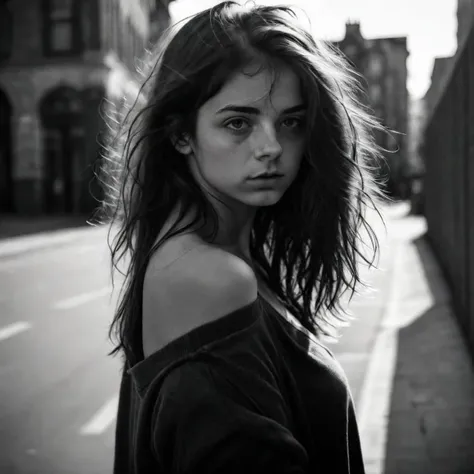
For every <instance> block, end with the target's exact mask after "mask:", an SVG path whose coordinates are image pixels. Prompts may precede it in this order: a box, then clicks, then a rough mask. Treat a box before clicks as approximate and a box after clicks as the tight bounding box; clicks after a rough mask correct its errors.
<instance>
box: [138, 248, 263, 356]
mask: <svg viewBox="0 0 474 474" xmlns="http://www.w3.org/2000/svg"><path fill="white" fill-rule="evenodd" d="M169 249H170V251H169V252H168V254H167V256H166V262H167V263H166V264H165V265H163V261H162V258H161V257H160V255H159V254H158V255H156V258H152V260H151V262H150V264H149V266H148V269H147V273H146V275H145V280H144V285H143V347H144V352H145V356H148V355H150V354H151V353H153V352H156V351H157V350H159V349H160V348H162V347H163V346H165V345H166V344H167V343H169V342H171V341H172V340H174V339H176V338H178V337H180V336H182V335H183V334H186V333H187V332H189V331H190V330H192V329H194V328H196V327H198V326H201V325H202V324H205V323H207V322H211V321H213V320H215V319H218V318H220V317H222V316H224V315H226V314H229V313H231V312H233V311H236V310H237V309H239V308H243V307H245V306H247V305H249V304H251V303H252V302H253V301H254V300H255V299H256V298H257V288H258V285H257V280H256V277H255V275H254V273H253V271H252V269H251V268H250V267H249V266H248V265H247V264H246V263H245V262H243V261H242V260H241V259H239V258H238V257H235V256H234V255H232V254H230V253H229V252H226V251H223V250H221V249H219V248H216V247H212V246H209V245H195V246H194V247H192V246H191V249H187V250H185V251H184V253H183V249H182V247H181V246H175V247H170V248H169ZM173 252H176V255H171V256H170V253H171V254H173ZM169 262H171V263H169Z"/></svg>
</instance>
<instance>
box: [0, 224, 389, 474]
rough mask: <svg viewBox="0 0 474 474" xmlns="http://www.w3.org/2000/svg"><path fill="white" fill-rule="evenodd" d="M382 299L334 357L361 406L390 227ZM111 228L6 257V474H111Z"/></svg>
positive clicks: (361, 314)
mask: <svg viewBox="0 0 474 474" xmlns="http://www.w3.org/2000/svg"><path fill="white" fill-rule="evenodd" d="M374 225H375V227H376V229H377V231H378V233H379V237H380V241H381V245H382V253H381V261H380V267H381V269H380V270H373V271H372V270H371V271H370V274H367V270H365V275H366V276H367V277H368V280H369V281H370V283H371V284H372V285H373V286H374V287H375V288H376V289H377V291H376V292H375V293H374V294H373V295H370V296H367V295H366V296H363V297H362V296H358V297H356V298H355V299H354V300H353V302H352V303H351V305H350V307H351V308H352V312H353V313H354V315H355V316H356V317H357V319H356V321H354V322H353V323H352V324H351V326H350V327H349V328H345V330H344V336H343V337H342V339H341V340H340V342H339V343H338V344H331V345H330V348H331V349H332V350H333V351H334V352H335V353H336V355H337V357H338V359H339V361H340V362H341V364H342V365H343V366H344V368H345V369H346V372H347V375H348V378H349V381H350V385H351V388H352V391H353V394H354V398H355V401H356V406H357V403H358V398H359V395H360V391H361V386H362V383H363V377H364V374H365V370H366V366H367V362H368V359H369V356H370V352H371V349H372V346H373V343H374V338H375V335H376V330H377V326H378V323H379V321H380V318H381V316H382V312H383V308H384V303H385V301H386V299H387V294H388V291H389V286H390V267H391V254H390V249H389V247H388V246H387V245H386V241H387V239H386V238H385V237H384V231H383V227H382V226H381V225H380V223H379V222H376V223H374ZM105 236H106V232H105V229H91V230H90V232H85V233H84V231H83V232H82V234H80V236H78V237H77V239H72V240H70V241H66V242H63V243H60V244H58V245H53V244H52V245H50V246H48V247H46V248H43V249H36V250H35V249H32V250H30V251H22V252H20V253H18V254H14V255H10V256H8V255H7V256H4V257H2V258H0V280H1V283H0V284H1V293H0V308H1V324H0V353H1V360H2V364H1V369H0V387H1V389H0V390H1V400H2V405H1V413H0V417H1V439H2V447H1V454H0V472H2V473H8V474H16V473H18V474H30V473H35V474H56V473H58V474H59V473H60V474H66V473H70V474H99V473H100V474H104V473H107V472H111V468H112V456H113V443H114V428H115V411H116V407H117V393H118V386H119V371H120V360H119V358H118V357H116V358H112V357H110V356H108V355H107V352H109V351H110V350H111V348H112V345H111V343H110V342H109V341H108V339H107V329H108V325H109V322H110V320H111V317H112V314H113V310H114V307H115V305H116V300H117V294H118V290H119V288H120V280H117V283H118V285H117V287H116V290H115V292H114V295H113V296H112V297H111V279H110V269H109V254H108V250H107V247H106V242H105Z"/></svg>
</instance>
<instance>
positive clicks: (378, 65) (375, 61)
mask: <svg viewBox="0 0 474 474" xmlns="http://www.w3.org/2000/svg"><path fill="white" fill-rule="evenodd" d="M369 64H370V75H371V76H372V77H373V78H378V77H380V76H381V75H382V72H383V64H382V58H381V57H380V55H378V54H377V55H374V56H373V57H372V58H370V63H369Z"/></svg>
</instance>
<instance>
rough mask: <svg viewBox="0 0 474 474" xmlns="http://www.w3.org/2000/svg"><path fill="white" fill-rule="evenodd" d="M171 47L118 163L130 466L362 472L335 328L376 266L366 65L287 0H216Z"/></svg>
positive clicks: (157, 65)
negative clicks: (319, 36)
mask: <svg viewBox="0 0 474 474" xmlns="http://www.w3.org/2000/svg"><path fill="white" fill-rule="evenodd" d="M155 51H156V53H155V57H154V58H153V59H150V64H151V69H150V72H149V74H148V79H147V80H146V81H145V83H144V88H143V91H144V92H143V95H144V97H145V99H146V102H145V103H144V104H142V105H136V106H135V108H134V110H135V111H136V113H135V114H134V115H133V119H131V118H130V117H131V116H129V117H128V118H127V119H126V120H124V122H123V124H122V130H124V131H125V132H126V134H125V135H124V137H123V140H116V142H115V143H114V144H113V145H111V146H110V150H109V151H110V153H109V154H108V155H107V157H106V164H107V166H104V171H105V174H104V184H105V185H106V187H105V189H106V191H107V195H106V199H105V202H104V204H105V209H106V210H108V211H111V214H112V220H111V225H112V226H113V228H114V229H116V232H117V233H116V237H115V240H114V243H113V246H112V262H113V265H114V266H115V267H117V265H118V262H119V261H121V259H122V257H124V256H126V257H127V259H126V272H125V276H126V278H125V282H124V286H123V290H124V291H123V294H122V295H121V299H120V304H119V306H118V308H117V312H116V314H115V318H114V321H113V325H112V327H111V331H112V332H114V333H115V334H116V335H117V337H118V344H117V346H116V348H115V350H114V351H113V353H117V352H120V353H121V354H122V355H123V358H124V372H123V377H122V384H121V391H120V404H119V410H118V417H117V429H116V448H115V473H120V472H123V473H137V474H143V473H158V472H160V473H161V472H163V473H165V472H166V473H176V474H177V473H187V474H193V473H201V472H203V473H204V472H205V473H208V474H211V473H226V474H229V473H239V474H242V473H249V472H259V473H262V472H274V473H277V472H278V473H293V474H294V473H331V474H349V473H351V474H360V473H363V472H364V466H363V461H362V453H361V447H360V442H359V435H358V428H357V423H356V418H355V413H354V406H353V402H352V398H351V394H350V390H349V387H348V384H347V379H346V377H345V375H344V373H343V371H342V369H341V367H340V365H339V364H338V363H337V362H336V360H335V359H334V357H333V356H332V354H331V352H330V351H329V350H328V349H326V347H325V346H324V345H323V344H322V342H321V337H320V336H322V335H327V334H334V331H333V330H332V332H331V328H333V329H334V328H337V327H338V324H339V322H340V321H343V320H344V319H345V318H344V315H345V313H344V311H343V308H342V306H341V301H340V298H341V295H342V294H343V293H344V291H345V290H349V291H350V292H354V291H355V289H356V286H357V285H358V283H360V277H359V273H358V262H360V258H359V257H362V258H367V252H366V251H365V250H364V252H362V251H361V229H365V231H368V232H369V235H371V236H372V240H371V242H372V251H373V256H374V258H375V255H376V253H377V240H376V238H375V236H374V235H373V232H372V233H371V229H370V227H369V226H368V224H367V222H366V220H365V217H364V213H365V209H366V208H367V206H373V205H374V203H375V201H376V199H378V197H379V196H380V192H379V191H377V187H376V186H375V185H374V182H373V181H374V180H373V178H372V177H371V175H370V172H369V171H370V169H371V167H370V166H369V164H373V163H374V162H375V161H376V160H377V158H378V156H379V153H378V149H377V147H376V146H375V145H374V143H373V140H372V138H371V134H370V133H369V132H370V131H371V129H373V128H374V127H377V126H378V125H377V123H376V121H375V120H373V119H372V118H371V117H370V116H369V115H368V114H367V113H366V112H365V111H364V108H363V107H362V106H361V105H360V104H359V103H358V102H357V100H356V99H355V97H356V95H357V94H358V93H359V92H360V91H359V90H358V86H357V81H356V79H355V74H354V73H353V72H351V70H350V68H349V65H348V63H347V62H346V61H345V60H344V59H343V58H342V56H341V55H339V54H338V53H337V52H336V51H335V50H334V49H332V48H331V47H330V46H328V45H325V44H324V43H322V42H318V41H316V40H315V39H313V38H312V36H311V35H310V34H309V33H308V32H307V31H306V30H305V29H304V27H303V26H302V25H301V24H300V23H299V21H298V18H297V15H296V13H295V12H294V11H293V10H292V9H290V8H289V7H283V6H278V7H276V6H274V7H273V6H272V7H270V6H248V5H247V6H242V5H240V4H238V3H235V2H223V3H220V4H219V5H217V6H215V7H213V8H211V9H208V10H206V11H203V12H202V13H199V14H197V15H195V16H193V17H191V18H190V19H188V20H187V21H186V22H184V23H183V24H180V25H178V26H176V27H173V28H171V29H170V31H169V32H168V33H167V34H166V35H165V36H164V37H163V39H162V40H161V41H160V44H158V45H156V50H155ZM111 228H112V227H111Z"/></svg>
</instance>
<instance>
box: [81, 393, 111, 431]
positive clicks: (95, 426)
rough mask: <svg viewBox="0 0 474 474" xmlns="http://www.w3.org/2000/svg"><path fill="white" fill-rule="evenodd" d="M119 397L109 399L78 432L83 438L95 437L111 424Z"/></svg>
mask: <svg viewBox="0 0 474 474" xmlns="http://www.w3.org/2000/svg"><path fill="white" fill-rule="evenodd" d="M118 401H119V397H118V395H116V396H115V397H113V398H112V399H110V400H109V401H108V402H107V403H106V404H105V405H104V406H103V407H102V408H101V409H100V410H99V411H98V412H97V413H96V414H95V415H94V416H93V417H92V418H91V419H90V420H89V421H88V422H87V423H86V424H85V425H84V426H83V427H82V428H81V430H80V433H81V435H83V436H97V435H100V434H102V433H104V432H105V430H106V429H107V428H108V427H109V426H110V425H111V424H112V423H113V421H114V420H115V417H116V416H117V409H118Z"/></svg>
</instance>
